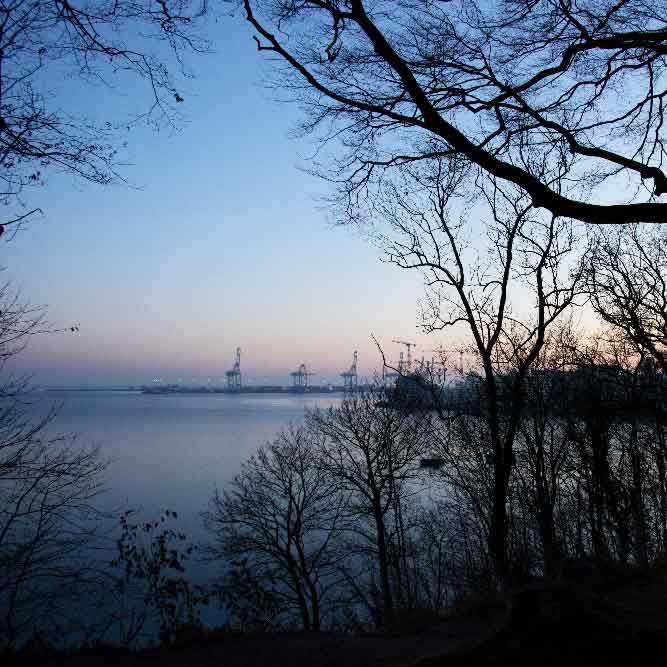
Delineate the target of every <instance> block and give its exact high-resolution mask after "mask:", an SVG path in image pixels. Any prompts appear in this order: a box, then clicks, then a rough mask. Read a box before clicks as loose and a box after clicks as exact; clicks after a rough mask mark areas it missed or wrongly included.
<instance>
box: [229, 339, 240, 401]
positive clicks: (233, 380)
mask: <svg viewBox="0 0 667 667" xmlns="http://www.w3.org/2000/svg"><path fill="white" fill-rule="evenodd" d="M225 376H226V377H227V389H229V391H241V348H240V347H237V348H236V356H235V358H234V366H233V367H232V369H231V370H229V371H227V372H226V373H225Z"/></svg>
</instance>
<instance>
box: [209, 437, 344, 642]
mask: <svg viewBox="0 0 667 667" xmlns="http://www.w3.org/2000/svg"><path fill="white" fill-rule="evenodd" d="M320 448H321V436H320V435H319V434H318V433H316V432H313V431H311V430H309V429H306V428H305V427H303V426H301V427H296V426H291V427H289V428H288V429H286V430H285V431H283V432H281V433H280V434H279V435H278V436H277V437H276V439H275V440H274V441H273V442H272V443H271V444H269V445H267V446H266V447H261V448H260V449H259V450H258V451H257V453H256V454H255V455H253V456H252V457H251V458H250V459H249V460H248V461H246V462H245V463H243V464H242V467H241V472H240V473H239V474H238V475H236V477H235V478H234V480H233V481H232V483H231V485H230V486H229V488H228V489H226V490H225V491H223V492H222V493H220V492H219V491H216V493H215V495H214V496H213V499H212V501H211V507H210V509H209V510H208V511H207V512H205V513H204V515H203V517H204V522H205V526H206V527H207V529H208V530H209V532H210V534H211V537H212V538H213V541H212V543H211V544H210V546H209V547H208V549H207V551H208V557H210V558H212V559H216V560H217V559H220V558H222V559H223V563H226V565H224V564H223V567H230V566H232V565H233V564H234V563H235V562H237V563H238V562H241V561H242V562H244V567H246V568H247V569H248V571H249V573H250V575H251V576H252V577H254V578H255V580H257V581H258V582H259V584H260V585H263V586H266V587H268V588H269V589H270V590H272V592H273V593H275V594H276V595H277V596H278V597H279V599H280V601H281V610H282V611H283V612H285V613H286V618H284V619H283V620H284V621H285V622H289V621H290V620H291V618H292V616H293V615H296V617H297V618H298V620H299V622H300V624H301V626H302V627H303V628H304V629H305V630H319V629H320V627H321V625H322V622H323V619H324V618H325V617H326V615H327V613H329V612H331V606H329V607H327V605H330V602H331V601H330V600H329V599H328V596H329V594H330V593H331V590H332V588H334V587H335V584H336V582H337V580H338V575H337V561H338V558H339V554H338V553H337V551H336V548H335V537H336V534H337V531H338V530H339V529H340V528H341V527H342V525H341V524H342V522H343V520H344V517H345V512H344V504H345V497H344V496H343V495H341V492H340V489H339V487H338V485H337V484H336V482H335V481H334V480H333V479H332V478H331V477H329V476H328V475H327V471H325V470H324V469H322V468H321V467H320V466H319V465H318V463H317V460H318V459H317V456H318V451H319V450H320Z"/></svg>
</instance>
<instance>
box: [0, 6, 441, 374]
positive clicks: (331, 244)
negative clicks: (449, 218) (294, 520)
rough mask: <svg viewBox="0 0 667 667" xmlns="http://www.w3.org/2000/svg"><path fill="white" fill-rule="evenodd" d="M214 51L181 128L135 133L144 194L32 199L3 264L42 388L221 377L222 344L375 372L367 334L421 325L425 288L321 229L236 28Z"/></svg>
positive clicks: (135, 166) (111, 190)
mask: <svg viewBox="0 0 667 667" xmlns="http://www.w3.org/2000/svg"><path fill="white" fill-rule="evenodd" d="M215 48H216V49H217V51H218V52H217V53H216V54H213V55H207V56H204V57H202V58H199V59H197V60H196V61H193V68H194V70H195V72H196V75H197V78H196V80H194V81H193V82H192V84H191V90H190V91H186V93H185V98H186V101H185V103H184V105H183V112H184V113H185V114H186V116H187V122H186V123H184V124H183V126H182V128H181V130H180V132H178V133H176V134H170V133H169V132H162V133H159V134H156V133H153V132H151V131H149V130H147V129H146V130H135V131H133V132H132V133H131V134H130V136H129V142H130V144H129V148H128V152H127V158H128V161H129V162H131V163H132V164H131V165H129V166H128V167H127V168H126V169H124V172H123V173H124V175H125V176H126V177H127V178H128V179H129V180H130V181H131V182H132V183H133V184H134V185H137V186H140V189H131V188H124V187H118V186H115V187H108V188H101V187H98V186H94V185H90V184H81V183H76V182H74V181H73V179H72V178H71V177H66V176H62V175H61V176H55V177H51V178H50V180H49V181H48V183H47V185H46V186H45V187H44V188H42V189H41V190H39V191H38V192H32V193H30V194H29V199H28V202H29V203H30V204H31V205H38V206H41V207H42V208H43V209H44V212H45V216H44V218H43V220H41V221H39V222H34V223H33V224H31V225H30V226H29V227H28V228H27V229H26V230H25V231H23V232H22V233H21V234H20V235H19V236H18V237H17V238H16V239H15V240H14V241H13V242H12V243H11V244H3V247H2V251H1V252H2V260H1V261H2V264H4V265H5V266H6V267H7V270H8V271H7V273H8V276H9V277H10V278H12V280H13V281H14V283H15V284H16V286H17V287H20V288H21V290H22V291H23V292H24V294H25V296H26V297H27V298H29V299H30V300H31V301H32V302H33V303H38V304H46V305H48V309H49V311H48V312H49V317H50V320H51V321H52V322H53V323H54V324H55V325H56V326H66V325H69V324H73V323H75V324H79V325H80V333H78V334H54V335H49V336H45V337H41V338H40V339H38V340H35V341H34V342H33V343H32V345H31V346H30V348H29V350H28V351H27V352H26V353H25V355H24V357H23V359H22V361H21V363H20V367H21V369H22V370H24V371H27V372H30V373H32V374H33V376H34V379H35V382H36V383H38V384H40V383H41V384H98V383H109V384H115V383H126V382H128V383H137V382H148V381H150V380H151V378H153V377H156V376H159V377H162V378H163V379H165V380H168V381H175V380H177V379H178V378H182V379H183V380H184V381H192V379H194V378H196V380H197V381H202V380H204V379H205V378H207V377H211V378H214V379H217V378H220V377H221V376H222V375H223V373H224V371H225V370H226V369H227V368H228V367H229V366H230V364H231V361H232V357H233V352H234V348H235V347H236V345H240V346H241V347H242V348H243V350H244V353H243V362H244V363H243V365H244V370H245V372H246V376H247V377H249V378H253V379H255V380H256V381H258V382H261V381H272V382H273V381H280V382H287V373H288V372H289V371H290V370H293V369H294V368H296V366H297V365H298V364H299V363H300V362H302V361H303V362H306V363H307V364H308V365H309V366H312V367H313V368H314V369H315V370H316V371H317V372H318V378H317V379H319V380H322V379H324V378H328V379H330V380H331V379H334V378H335V377H336V374H337V373H338V372H340V371H342V370H344V368H345V367H347V366H348V365H349V363H350V361H351V356H352V351H353V350H354V349H358V350H359V351H360V367H361V370H362V372H363V373H370V372H372V370H373V369H374V368H377V366H378V363H377V354H376V352H375V349H374V345H373V343H372V342H371V340H370V333H371V332H375V333H376V335H378V336H379V337H380V338H381V339H382V340H383V341H385V342H386V343H387V348H388V349H389V350H391V352H392V354H394V355H395V356H397V355H398V351H399V347H398V346H396V345H392V344H391V343H390V340H391V338H392V337H399V338H405V337H408V338H416V339H417V340H420V341H421V343H422V349H421V351H420V352H419V354H420V355H421V353H422V352H424V351H425V353H426V354H427V356H430V352H428V351H426V350H428V349H429V348H431V347H434V346H435V345H436V344H437V342H438V340H437V339H435V338H432V339H430V340H426V339H425V338H424V337H421V336H419V335H418V333H417V330H416V313H417V309H416V303H417V299H418V298H419V296H420V294H421V280H420V277H419V276H418V275H417V274H408V273H405V272H402V271H400V270H399V269H396V268H395V267H392V266H388V265H384V264H381V263H380V262H379V260H378V252H377V250H375V249H374V248H372V247H370V246H369V245H367V244H366V243H364V242H363V241H361V240H360V239H359V238H358V237H356V236H355V235H354V234H353V233H352V232H351V231H350V230H345V229H341V228H331V226H330V224H329V222H328V220H327V214H326V212H324V211H323V210H322V209H321V207H320V205H319V203H318V199H319V198H320V197H321V196H322V195H323V194H325V193H326V188H325V185H324V184H323V183H322V182H321V181H319V180H318V179H316V178H314V177H312V176H308V175H306V174H304V173H303V172H302V171H300V170H299V169H298V167H299V166H300V165H301V166H303V165H304V164H305V157H306V156H307V155H308V153H309V146H308V145H307V144H306V143H305V142H303V141H301V140H295V139H290V138H289V137H288V134H289V132H290V131H291V130H292V129H293V128H294V126H295V123H296V120H297V118H298V109H297V108H296V107H295V106H292V105H288V104H280V103H277V102H275V101H272V99H271V97H272V95H271V93H270V91H267V90H266V89H265V88H263V86H262V85H261V80H262V71H263V70H262V65H261V59H260V56H259V55H258V54H257V53H256V51H255V50H254V44H253V42H252V40H251V38H250V36H249V32H248V30H247V29H246V27H245V26H244V24H243V23H242V22H241V21H240V20H238V19H236V20H230V21H227V22H223V23H221V24H218V25H217V26H216V28H215ZM72 86H73V87H72V89H71V90H70V91H69V94H70V95H73V96H74V97H75V99H76V100H77V101H78V102H79V105H80V106H81V108H87V109H89V110H91V112H93V113H95V114H100V117H103V116H102V114H103V113H104V111H105V110H106V109H107V108H111V109H112V117H114V118H117V110H121V109H123V108H125V107H127V108H131V107H132V106H134V101H133V96H134V95H135V93H136V94H138V89H135V88H134V86H130V87H128V88H125V89H123V91H122V92H121V93H119V94H117V95H112V96H110V95H109V94H108V93H106V92H105V91H104V90H92V91H91V90H90V89H85V90H83V89H77V88H76V87H75V86H74V84H72Z"/></svg>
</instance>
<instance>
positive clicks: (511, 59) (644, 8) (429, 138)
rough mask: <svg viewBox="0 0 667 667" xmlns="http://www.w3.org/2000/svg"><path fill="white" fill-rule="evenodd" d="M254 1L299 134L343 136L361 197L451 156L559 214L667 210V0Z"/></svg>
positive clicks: (347, 175)
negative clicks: (297, 106)
mask: <svg viewBox="0 0 667 667" xmlns="http://www.w3.org/2000/svg"><path fill="white" fill-rule="evenodd" d="M243 6H244V9H245V14H246V18H247V20H248V21H249V22H250V24H251V25H252V27H253V29H254V31H255V37H254V38H255V41H256V43H257V48H258V49H259V50H260V52H263V53H266V54H267V55H268V56H270V57H272V58H274V59H275V60H277V61H278V63H280V64H282V67H281V68H280V72H281V75H280V76H281V77H282V78H279V84H278V85H281V86H284V85H288V86H291V87H292V90H293V92H294V94H295V97H297V98H298V99H301V100H302V101H303V102H304V106H305V108H306V110H307V114H308V117H307V119H306V121H305V123H304V129H305V130H306V131H313V130H317V131H321V135H320V136H321V137H322V138H323V139H324V140H325V141H326V140H330V139H333V138H341V137H342V144H343V146H344V148H345V149H347V151H346V155H345V156H344V157H342V158H341V161H340V162H339V169H338V171H337V176H338V178H339V179H341V180H342V181H343V182H344V183H345V185H346V187H345V188H344V189H345V191H346V193H347V194H348V195H349V197H350V199H351V200H353V199H354V198H355V197H358V196H363V192H364V191H365V189H366V188H367V187H372V186H373V183H374V182H375V183H376V182H377V180H378V179H381V178H382V174H383V173H384V172H385V171H386V169H387V168H392V167H395V166H399V165H404V164H410V163H415V162H417V161H422V160H429V159H432V158H434V157H437V158H443V157H452V156H453V157H455V158H457V159H460V160H462V161H464V162H466V163H467V164H469V165H472V166H473V167H474V171H475V173H476V174H482V175H484V177H485V178H490V179H497V180H498V181H500V182H503V183H504V184H505V187H507V186H508V185H510V184H512V185H513V186H515V187H517V188H518V189H519V190H520V191H521V192H522V193H524V194H525V195H526V197H527V199H528V201H529V202H530V204H531V205H532V206H534V207H536V208H539V207H541V208H544V209H546V210H547V211H548V212H549V213H550V214H551V215H553V216H555V217H568V218H574V219H577V220H581V221H584V222H589V223H593V224H614V223H616V224H618V223H621V224H626V223H630V222H664V221H665V219H666V211H667V204H665V202H663V201H661V200H660V198H661V197H662V196H663V195H665V194H667V176H666V175H665V172H664V170H663V168H662V165H663V161H664V157H665V146H664V101H665V94H666V92H667V90H666V89H665V78H664V70H665V54H666V53H667V49H666V46H665V45H666V43H667V41H666V40H667V21H666V19H665V16H667V5H665V2H664V0H657V1H656V0H627V1H624V2H620V3H619V2H615V1H614V0H602V1H601V2H597V1H593V0H585V1H584V2H577V3H573V2H570V1H565V2H561V1H557V0H538V1H537V2H527V1H524V0H519V1H513V0H507V1H504V2H494V3H488V2H482V1H479V0H453V1H449V2H435V3H434V2H430V1H429V0H409V1H408V2H392V1H391V0H383V1H380V2H373V3H368V2H363V1H362V0H342V1H338V0H306V1H305V2H302V3H300V4H298V5H295V4H294V3H292V2H288V1H286V0H244V1H243ZM564 175H567V176H568V178H569V184H568V189H567V190H564V189H561V188H560V186H559V184H558V182H557V179H559V178H561V177H562V176H564ZM603 184H614V186H615V187H616V192H618V191H619V187H620V188H621V192H622V194H621V195H620V196H618V197H616V196H614V194H610V192H611V191H610V190H609V189H607V190H604V189H603V188H602V187H600V186H602V185H603Z"/></svg>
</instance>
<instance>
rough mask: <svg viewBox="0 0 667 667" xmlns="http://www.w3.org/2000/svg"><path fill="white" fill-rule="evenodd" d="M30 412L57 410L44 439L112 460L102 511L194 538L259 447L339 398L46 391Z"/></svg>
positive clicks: (36, 398) (34, 395)
mask: <svg viewBox="0 0 667 667" xmlns="http://www.w3.org/2000/svg"><path fill="white" fill-rule="evenodd" d="M31 401H32V406H31V408H30V409H31V412H33V413H34V414H35V415H38V414H44V413H45V412H46V411H47V410H48V408H49V407H50V406H52V405H54V404H62V407H61V409H60V414H59V415H58V417H57V418H56V419H55V420H54V422H53V423H51V424H50V425H49V426H48V427H47V431H48V433H49V434H62V433H66V434H75V435H76V437H77V442H79V443H80V444H96V445H100V446H101V448H102V453H103V455H104V456H105V457H106V458H109V459H111V460H112V464H111V465H110V467H109V469H108V471H107V478H106V488H107V491H106V493H105V494H104V496H103V499H102V503H103V505H104V506H105V507H108V508H111V507H116V506H119V505H120V504H122V503H125V504H128V505H130V506H132V507H140V508H141V509H142V510H143V511H142V514H144V516H146V517H155V516H157V515H158V514H159V512H160V510H161V509H163V508H168V509H172V510H176V511H178V512H179V518H180V521H179V524H180V527H181V528H182V529H183V530H185V532H187V533H188V535H189V536H190V537H192V538H200V537H201V536H202V534H201V526H200V521H199V516H198V515H199V512H200V511H201V510H203V509H204V508H205V507H206V504H207V503H208V500H209V498H210V497H211V494H212V491H213V489H214V488H215V487H216V485H217V486H224V484H225V482H227V481H228V480H229V479H231V478H232V477H233V476H234V474H236V472H237V471H238V469H239V465H240V463H241V461H242V460H244V459H246V458H247V457H248V456H250V455H251V454H252V453H253V452H254V451H255V450H256V449H257V447H258V445H259V444H261V443H263V442H265V441H266V440H268V439H270V438H272V437H273V435H274V434H275V433H276V432H277V431H278V430H279V429H280V428H281V427H282V426H283V425H285V424H287V423H288V422H289V421H297V420H300V419H302V418H303V414H304V410H305V409H306V408H312V407H314V406H316V405H317V406H319V407H322V408H326V407H328V406H329V405H332V404H337V403H338V402H340V395H337V396H326V395H325V396H322V395H319V396H300V395H294V394H288V395H280V394H272V395H262V394H257V395H253V394H243V395H237V396H233V395H232V396H230V395H225V394H213V395H202V394H197V395H182V394H180V395H173V394H172V395H157V396H156V395H146V394H140V393H138V392H128V391H45V392H40V393H36V394H33V395H32V396H31Z"/></svg>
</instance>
